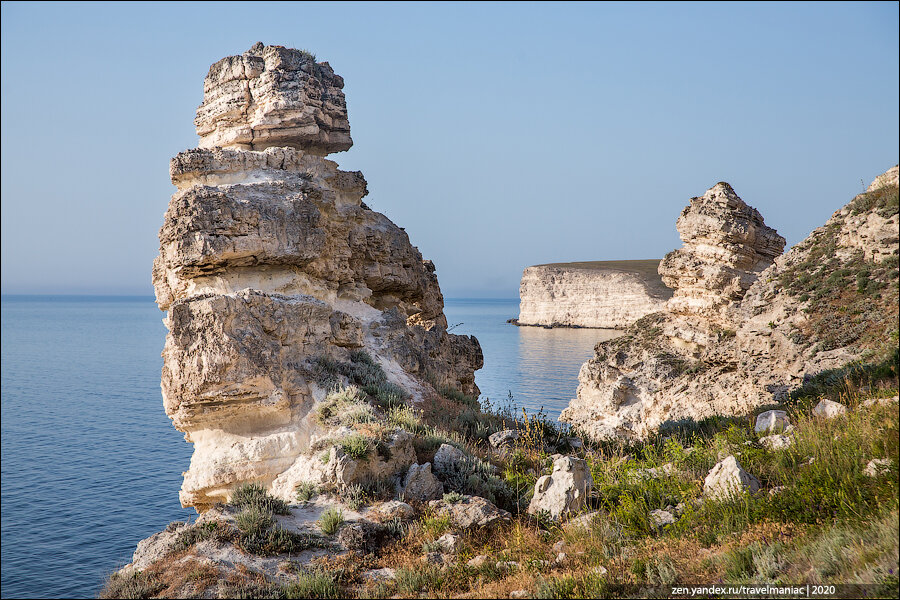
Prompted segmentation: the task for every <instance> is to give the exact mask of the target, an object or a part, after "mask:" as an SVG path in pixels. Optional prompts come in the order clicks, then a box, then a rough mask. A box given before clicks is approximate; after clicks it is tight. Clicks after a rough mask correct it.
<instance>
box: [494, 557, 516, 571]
mask: <svg viewBox="0 0 900 600" xmlns="http://www.w3.org/2000/svg"><path fill="white" fill-rule="evenodd" d="M518 568H519V563H517V562H516V561H514V560H498V561H497V569H498V570H500V571H513V570H515V569H518Z"/></svg>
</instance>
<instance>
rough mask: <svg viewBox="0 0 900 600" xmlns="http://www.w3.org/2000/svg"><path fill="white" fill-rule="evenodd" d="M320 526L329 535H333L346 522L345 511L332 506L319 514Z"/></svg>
mask: <svg viewBox="0 0 900 600" xmlns="http://www.w3.org/2000/svg"><path fill="white" fill-rule="evenodd" d="M318 523H319V528H320V529H321V530H322V531H324V532H325V533H326V534H328V535H333V534H334V533H335V532H336V531H337V530H338V529H340V528H341V525H343V524H344V511H342V510H341V509H339V508H335V507H331V508H329V509H327V510H325V511H324V512H323V513H322V514H321V515H319V520H318Z"/></svg>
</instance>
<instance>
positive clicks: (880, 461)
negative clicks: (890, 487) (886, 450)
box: [863, 458, 891, 477]
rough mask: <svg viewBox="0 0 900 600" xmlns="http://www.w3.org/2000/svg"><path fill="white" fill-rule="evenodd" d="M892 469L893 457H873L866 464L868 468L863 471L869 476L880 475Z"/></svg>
mask: <svg viewBox="0 0 900 600" xmlns="http://www.w3.org/2000/svg"><path fill="white" fill-rule="evenodd" d="M890 470H891V459H889V458H873V459H872V460H870V461H869V464H867V465H866V468H865V469H863V473H865V474H866V475H867V476H869V477H878V476H879V475H884V474H885V473H887V472H888V471H890Z"/></svg>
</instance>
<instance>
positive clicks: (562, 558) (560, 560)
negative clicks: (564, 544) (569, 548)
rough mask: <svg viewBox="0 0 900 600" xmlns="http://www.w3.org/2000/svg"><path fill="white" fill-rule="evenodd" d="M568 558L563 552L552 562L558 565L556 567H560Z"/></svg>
mask: <svg viewBox="0 0 900 600" xmlns="http://www.w3.org/2000/svg"><path fill="white" fill-rule="evenodd" d="M568 558H569V555H568V554H566V553H565V552H560V553H559V554H557V555H556V559H555V561H554V562H556V564H558V565H561V564H563V563H564V562H566V560H568Z"/></svg>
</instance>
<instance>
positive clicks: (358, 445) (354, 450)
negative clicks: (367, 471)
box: [341, 433, 369, 460]
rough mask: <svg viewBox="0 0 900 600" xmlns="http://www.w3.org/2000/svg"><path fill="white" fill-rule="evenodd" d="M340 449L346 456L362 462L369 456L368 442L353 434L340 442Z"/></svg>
mask: <svg viewBox="0 0 900 600" xmlns="http://www.w3.org/2000/svg"><path fill="white" fill-rule="evenodd" d="M341 449H343V451H344V454H346V455H347V456H350V457H351V458H355V459H357V460H363V459H365V458H366V457H367V456H368V455H369V440H368V439H367V438H366V437H365V436H364V435H362V434H359V433H354V434H352V435H348V436H347V437H345V438H344V439H342V440H341Z"/></svg>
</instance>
